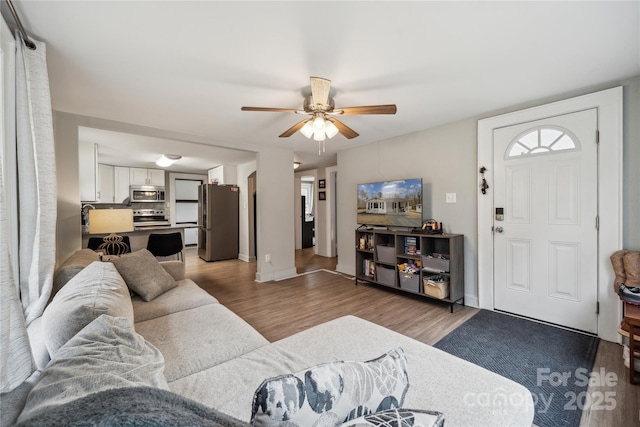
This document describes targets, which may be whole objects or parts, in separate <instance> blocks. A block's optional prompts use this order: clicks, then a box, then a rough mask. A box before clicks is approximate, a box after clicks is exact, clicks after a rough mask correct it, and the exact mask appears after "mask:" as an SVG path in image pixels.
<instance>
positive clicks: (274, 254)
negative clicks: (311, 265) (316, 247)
mask: <svg viewBox="0 0 640 427" xmlns="http://www.w3.org/2000/svg"><path fill="white" fill-rule="evenodd" d="M292 165H293V150H290V149H284V148H282V149H278V148H265V149H264V150H261V151H259V152H258V156H257V175H258V179H257V181H258V182H257V191H256V193H257V204H258V209H257V210H258V227H257V228H258V230H257V232H258V248H257V251H256V252H257V258H258V272H257V273H256V280H258V281H259V282H265V281H269V280H278V279H283V278H286V277H292V276H294V275H295V274H296V266H295V245H294V238H293V230H292V228H291V224H293V222H294V218H293V209H292V206H293V167H292ZM266 255H269V256H270V258H271V260H270V261H269V262H267V261H266V260H265V256H266Z"/></svg>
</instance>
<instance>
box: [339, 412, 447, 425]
mask: <svg viewBox="0 0 640 427" xmlns="http://www.w3.org/2000/svg"><path fill="white" fill-rule="evenodd" d="M369 426H371V427H414V426H420V427H444V417H443V415H442V412H436V411H421V410H416V409H403V408H401V409H390V410H388V411H382V412H378V413H376V414H371V415H365V416H364V417H360V418H356V419H355V420H351V421H347V422H346V423H344V424H342V425H341V426H340V427H369Z"/></svg>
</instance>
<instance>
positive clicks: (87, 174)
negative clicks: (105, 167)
mask: <svg viewBox="0 0 640 427" xmlns="http://www.w3.org/2000/svg"><path fill="white" fill-rule="evenodd" d="M78 178H79V180H80V200H81V201H82V202H95V201H97V191H96V190H97V183H98V144H94V143H93V142H86V141H79V142H78Z"/></svg>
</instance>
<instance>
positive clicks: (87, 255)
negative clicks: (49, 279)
mask: <svg viewBox="0 0 640 427" xmlns="http://www.w3.org/2000/svg"><path fill="white" fill-rule="evenodd" d="M94 261H100V256H99V255H98V254H97V253H96V252H95V251H92V250H91V249H80V250H78V251H75V252H74V253H73V255H71V256H70V257H69V258H67V260H66V261H65V262H64V263H63V264H62V265H61V266H60V268H58V270H57V271H56V274H55V275H54V276H53V291H54V292H57V291H59V290H60V288H62V287H63V286H64V285H66V284H67V282H68V281H69V280H71V279H73V277H74V276H75V275H76V274H78V273H80V271H82V269H83V268H85V267H86V266H88V265H89V264H91V263H92V262H94Z"/></svg>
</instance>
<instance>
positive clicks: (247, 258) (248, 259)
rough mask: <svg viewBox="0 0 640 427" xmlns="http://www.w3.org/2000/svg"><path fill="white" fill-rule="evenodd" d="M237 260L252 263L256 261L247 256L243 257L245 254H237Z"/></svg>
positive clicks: (254, 258) (252, 257)
mask: <svg viewBox="0 0 640 427" xmlns="http://www.w3.org/2000/svg"><path fill="white" fill-rule="evenodd" d="M238 259H239V260H240V261H244V262H254V261H255V260H256V257H254V256H248V255H245V254H238Z"/></svg>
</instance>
